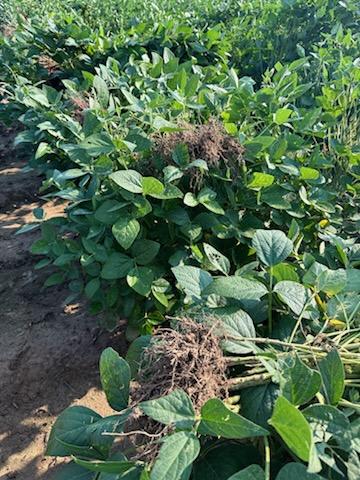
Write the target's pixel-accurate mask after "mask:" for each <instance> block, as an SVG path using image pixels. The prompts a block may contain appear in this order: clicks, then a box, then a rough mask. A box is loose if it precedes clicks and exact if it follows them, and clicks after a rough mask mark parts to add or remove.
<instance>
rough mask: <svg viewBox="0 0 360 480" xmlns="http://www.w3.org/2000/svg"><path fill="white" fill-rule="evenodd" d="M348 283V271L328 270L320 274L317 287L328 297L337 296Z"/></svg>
mask: <svg viewBox="0 0 360 480" xmlns="http://www.w3.org/2000/svg"><path fill="white" fill-rule="evenodd" d="M346 283H347V274H346V270H343V269H341V268H339V269H338V270H329V269H326V270H324V271H323V272H321V273H320V275H319V276H318V278H317V281H316V285H317V287H318V288H319V290H321V291H322V292H325V293H327V294H328V295H336V294H338V293H340V292H341V291H342V290H344V288H345V286H346Z"/></svg>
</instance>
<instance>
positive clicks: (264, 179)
mask: <svg viewBox="0 0 360 480" xmlns="http://www.w3.org/2000/svg"><path fill="white" fill-rule="evenodd" d="M274 180H275V177H274V176H273V175H270V174H268V173H262V172H254V173H253V174H252V177H251V179H250V182H249V183H248V185H247V186H248V187H249V188H251V189H252V190H258V189H260V188H264V187H270V185H272V184H273V183H274Z"/></svg>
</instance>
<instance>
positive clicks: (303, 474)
mask: <svg viewBox="0 0 360 480" xmlns="http://www.w3.org/2000/svg"><path fill="white" fill-rule="evenodd" d="M292 479H296V480H325V479H324V477H320V475H318V474H317V473H309V472H308V471H307V469H306V466H305V465H303V464H302V463H288V464H287V465H285V466H284V467H283V468H282V469H281V470H280V472H279V473H278V475H277V477H276V480H292Z"/></svg>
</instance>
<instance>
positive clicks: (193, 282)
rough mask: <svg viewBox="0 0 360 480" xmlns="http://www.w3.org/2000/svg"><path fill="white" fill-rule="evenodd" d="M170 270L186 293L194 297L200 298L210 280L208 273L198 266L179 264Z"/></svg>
mask: <svg viewBox="0 0 360 480" xmlns="http://www.w3.org/2000/svg"><path fill="white" fill-rule="evenodd" d="M171 270H172V272H173V274H174V275H175V277H176V280H177V282H178V284H179V285H180V287H181V288H182V289H183V290H184V292H185V293H186V295H189V296H190V297H193V298H195V299H200V298H201V294H202V292H203V291H204V290H205V288H206V287H207V286H208V285H209V284H210V283H211V282H212V277H211V275H210V273H208V272H206V271H205V270H201V268H198V267H192V266H189V265H180V266H178V267H173V268H172V269H171Z"/></svg>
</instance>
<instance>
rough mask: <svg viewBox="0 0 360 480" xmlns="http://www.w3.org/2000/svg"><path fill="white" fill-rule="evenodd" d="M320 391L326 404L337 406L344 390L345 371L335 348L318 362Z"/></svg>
mask: <svg viewBox="0 0 360 480" xmlns="http://www.w3.org/2000/svg"><path fill="white" fill-rule="evenodd" d="M319 370H320V374H321V378H322V391H323V393H324V396H325V398H326V400H327V402H328V403H330V404H331V405H337V404H338V403H339V401H340V399H341V397H342V395H343V393H344V389H345V371H344V365H343V363H342V361H341V358H340V355H339V353H338V351H337V350H336V348H334V349H333V350H331V352H329V353H328V354H327V355H326V357H325V358H323V359H322V360H321V361H320V362H319Z"/></svg>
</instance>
